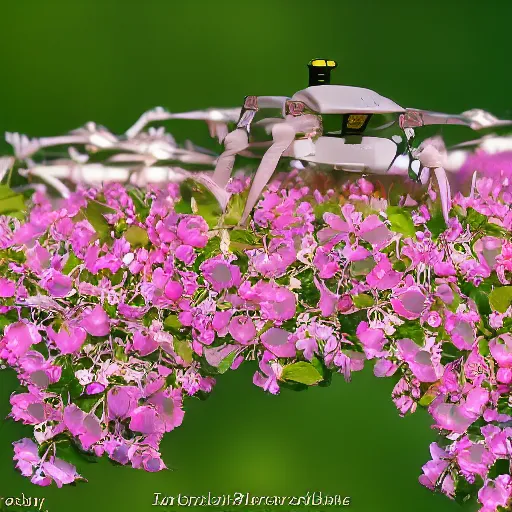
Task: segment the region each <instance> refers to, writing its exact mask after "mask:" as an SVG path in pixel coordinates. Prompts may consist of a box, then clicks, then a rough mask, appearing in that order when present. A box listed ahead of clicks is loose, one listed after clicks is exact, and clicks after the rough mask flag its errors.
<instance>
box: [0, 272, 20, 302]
mask: <svg viewBox="0 0 512 512" xmlns="http://www.w3.org/2000/svg"><path fill="white" fill-rule="evenodd" d="M15 293H16V283H15V282H14V281H11V280H10V279H6V278H5V277H0V298H4V299H5V298H9V297H13V296H14V294H15Z"/></svg>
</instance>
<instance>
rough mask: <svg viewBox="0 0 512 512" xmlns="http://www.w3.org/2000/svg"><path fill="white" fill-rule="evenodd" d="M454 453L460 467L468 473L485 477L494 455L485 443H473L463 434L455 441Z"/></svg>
mask: <svg viewBox="0 0 512 512" xmlns="http://www.w3.org/2000/svg"><path fill="white" fill-rule="evenodd" d="M455 453H456V454H457V462H458V464H459V467H460V469H461V470H462V471H463V472H464V473H466V474H470V475H480V476H481V477H482V478H485V476H486V475H487V472H488V471H489V467H490V466H492V464H494V461H495V457H494V456H493V455H492V453H490V452H489V451H488V450H487V449H486V448H485V445H483V444H479V443H473V442H471V441H470V439H469V438H468V437H467V436H465V437H463V438H462V439H461V440H460V441H457V442H456V443H455Z"/></svg>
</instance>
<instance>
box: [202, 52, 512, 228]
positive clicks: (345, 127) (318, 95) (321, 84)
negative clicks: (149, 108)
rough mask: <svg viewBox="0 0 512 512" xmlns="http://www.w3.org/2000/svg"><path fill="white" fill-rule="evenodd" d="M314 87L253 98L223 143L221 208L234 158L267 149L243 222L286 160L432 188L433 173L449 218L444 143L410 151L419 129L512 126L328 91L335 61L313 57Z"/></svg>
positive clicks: (217, 175) (348, 90) (217, 178)
mask: <svg viewBox="0 0 512 512" xmlns="http://www.w3.org/2000/svg"><path fill="white" fill-rule="evenodd" d="M308 67H309V87H307V88H306V89H304V90H302V91H299V92H297V93H295V94H294V95H293V96H292V97H291V98H289V97H285V96H247V97H246V98H245V102H244V105H243V108H242V111H241V115H240V118H239V120H238V124H237V125H236V128H235V129H234V130H233V131H232V132H230V133H229V134H228V135H227V136H226V138H225V139H224V148H225V149H224V152H223V153H222V155H221V156H220V157H219V159H218V161H217V164H216V167H215V172H214V175H213V178H212V183H211V189H212V191H213V192H214V193H215V194H216V196H217V198H218V199H219V201H220V202H221V203H222V204H225V203H226V202H227V195H226V193H225V192H224V193H223V190H224V189H225V186H226V184H227V182H228V181H229V179H230V177H231V172H232V169H233V166H234V163H235V157H236V155H238V154H241V153H242V152H247V150H249V151H251V152H253V153H256V152H257V151H258V150H264V154H263V156H262V158H261V162H260V164H259V167H258V169H257V171H256V175H255V177H254V179H253V182H252V185H251V188H250V191H249V195H248V198H247V203H246V206H245V210H244V212H243V216H242V219H241V221H240V222H241V223H242V224H243V223H244V222H245V221H246V219H247V218H248V216H249V214H250V212H251V210H252V208H253V207H254V206H255V204H256V202H257V201H258V198H259V196H260V194H261V192H262V191H263V189H264V187H265V185H266V184H267V183H268V182H269V180H270V178H271V177H272V174H273V173H274V171H275V169H276V167H277V165H278V163H279V160H280V159H281V157H289V158H292V159H295V160H299V161H302V162H304V163H306V165H308V164H314V165H315V166H316V167H317V168H322V167H323V168H328V169H332V170H335V171H336V170H340V171H349V172H357V173H369V174H381V175H382V174H398V175H409V177H411V178H413V179H414V180H416V181H419V182H422V183H426V182H427V181H428V178H429V175H430V171H431V170H433V171H434V174H435V176H436V178H437V181H438V185H439V190H440V195H441V202H442V208H443V214H444V216H445V218H447V217H448V212H449V209H450V201H451V192H450V185H449V182H448V179H447V176H446V172H445V167H446V165H445V164H446V163H447V154H446V151H445V150H444V145H442V144H439V143H438V141H437V140H436V139H435V138H433V139H428V140H426V141H424V143H423V144H422V145H420V147H419V148H418V149H414V148H413V147H411V142H412V140H413V138H414V136H415V132H414V129H415V128H417V127H422V126H426V125H446V124H452V125H463V126H468V127H470V128H472V129H473V130H480V129H483V128H494V127H501V126H510V125H512V121H502V120H499V119H497V118H495V117H494V116H492V115H491V114H489V113H488V112H485V111H483V110H470V111H467V112H464V113H463V114H461V115H449V114H443V113H438V112H430V111H426V110H420V109H413V108H403V107H401V106H400V105H397V104H396V103H395V102H393V101H392V100H390V99H388V98H385V97H383V96H380V95H379V94H377V93H376V92H374V91H372V90H370V89H363V88H361V87H350V86H344V85H330V83H329V82H330V72H331V70H332V69H333V68H335V67H336V62H335V61H332V60H325V59H314V60H312V61H311V62H310V63H309V65H308Z"/></svg>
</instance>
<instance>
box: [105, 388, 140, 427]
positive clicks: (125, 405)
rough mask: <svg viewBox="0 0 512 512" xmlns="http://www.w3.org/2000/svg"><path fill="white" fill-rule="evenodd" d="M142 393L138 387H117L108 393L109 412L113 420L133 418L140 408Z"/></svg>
mask: <svg viewBox="0 0 512 512" xmlns="http://www.w3.org/2000/svg"><path fill="white" fill-rule="evenodd" d="M139 398H141V392H140V390H139V388H137V387H136V386H115V387H113V388H112V389H110V390H109V391H108V393H107V411H108V417H109V419H111V420H114V419H118V418H119V419H125V418H127V417H129V416H131V414H132V412H133V411H134V410H135V409H136V407H137V406H138V400H139Z"/></svg>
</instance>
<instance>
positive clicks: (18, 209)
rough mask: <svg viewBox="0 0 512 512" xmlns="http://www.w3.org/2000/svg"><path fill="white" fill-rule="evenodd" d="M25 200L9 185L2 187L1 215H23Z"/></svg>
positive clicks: (0, 198) (0, 196)
mask: <svg viewBox="0 0 512 512" xmlns="http://www.w3.org/2000/svg"><path fill="white" fill-rule="evenodd" d="M24 211H25V198H24V197H23V195H22V194H17V193H16V192H14V190H12V189H11V188H10V187H8V186H7V185H0V215H6V214H12V213H23V212H24Z"/></svg>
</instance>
